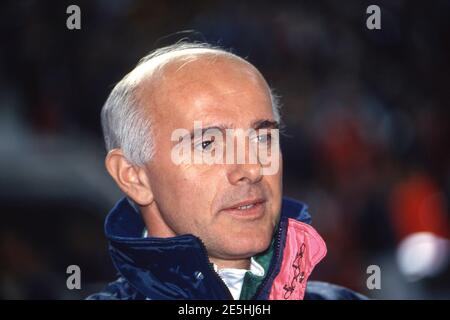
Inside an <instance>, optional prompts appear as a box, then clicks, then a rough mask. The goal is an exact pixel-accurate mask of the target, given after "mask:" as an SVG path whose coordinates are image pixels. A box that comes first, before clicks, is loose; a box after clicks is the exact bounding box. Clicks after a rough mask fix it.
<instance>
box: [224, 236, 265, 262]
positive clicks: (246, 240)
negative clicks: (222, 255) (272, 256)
mask: <svg viewBox="0 0 450 320" xmlns="http://www.w3.org/2000/svg"><path fill="white" fill-rule="evenodd" d="M271 236H272V235H271V234H267V233H266V234H261V233H259V234H256V235H255V234H252V233H250V234H247V235H245V236H242V235H240V236H235V237H230V238H229V239H232V241H227V243H226V244H225V247H226V248H224V251H225V252H226V253H227V255H229V256H232V257H235V258H250V257H252V256H254V255H256V254H258V253H260V252H263V251H264V250H266V249H267V248H268V247H269V245H270V242H271V240H272V237H271Z"/></svg>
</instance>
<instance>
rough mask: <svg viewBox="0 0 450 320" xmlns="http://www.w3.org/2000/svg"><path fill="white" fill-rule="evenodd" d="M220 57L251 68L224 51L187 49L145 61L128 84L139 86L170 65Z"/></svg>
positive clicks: (128, 77) (129, 75) (130, 76)
mask: <svg viewBox="0 0 450 320" xmlns="http://www.w3.org/2000/svg"><path fill="white" fill-rule="evenodd" d="M219 57H223V58H228V59H230V60H235V61H240V62H241V63H245V64H247V65H249V66H251V64H250V63H248V62H247V61H246V60H244V59H242V58H240V57H238V56H236V55H234V54H231V53H229V52H226V51H223V50H219V49H213V48H187V49H182V50H177V51H172V52H167V53H164V54H161V55H158V56H156V57H151V58H149V59H147V60H146V59H144V60H143V61H141V63H139V64H138V66H136V68H134V69H133V70H132V71H131V72H130V73H129V74H128V75H127V77H126V78H127V82H129V83H130V84H134V85H138V84H139V83H140V82H141V81H143V80H144V79H150V78H151V77H152V76H154V75H159V74H160V73H162V72H163V69H165V67H166V66H168V65H172V64H180V63H181V65H183V64H185V63H189V62H191V61H196V60H202V59H209V60H211V59H213V60H214V59H217V58H219ZM252 67H253V66H252ZM253 68H254V67H253Z"/></svg>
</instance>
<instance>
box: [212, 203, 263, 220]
mask: <svg viewBox="0 0 450 320" xmlns="http://www.w3.org/2000/svg"><path fill="white" fill-rule="evenodd" d="M265 204H266V200H265V199H262V198H260V199H249V200H245V201H241V202H239V203H236V204H233V205H232V206H230V207H227V208H225V209H222V210H221V211H222V212H224V213H226V214H230V215H232V216H233V217H237V218H240V219H248V220H254V219H258V218H260V217H262V216H263V215H264V212H265V210H264V209H265Z"/></svg>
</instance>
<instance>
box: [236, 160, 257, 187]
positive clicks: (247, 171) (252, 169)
mask: <svg viewBox="0 0 450 320" xmlns="http://www.w3.org/2000/svg"><path fill="white" fill-rule="evenodd" d="M229 166H230V168H229V171H228V181H229V182H230V183H231V184H233V185H238V184H245V183H247V184H253V183H257V182H259V181H261V179H262V174H261V165H260V164H259V163H256V164H250V163H245V164H233V165H229Z"/></svg>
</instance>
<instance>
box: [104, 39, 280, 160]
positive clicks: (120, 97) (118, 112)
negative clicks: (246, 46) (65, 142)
mask: <svg viewBox="0 0 450 320" xmlns="http://www.w3.org/2000/svg"><path fill="white" fill-rule="evenodd" d="M205 53H209V54H214V55H225V56H229V57H232V58H236V59H239V60H242V61H245V62H246V63H249V62H247V61H246V60H244V59H243V58H241V57H239V56H237V55H235V54H233V53H231V52H229V51H226V50H225V49H223V48H220V47H216V46H212V45H210V44H208V43H198V42H195V43H190V42H185V41H183V42H178V43H176V44H173V45H170V46H167V47H163V48H159V49H156V50H154V51H152V52H150V53H149V54H148V55H147V56H145V57H143V58H142V59H141V60H140V61H139V63H138V64H137V65H136V67H135V68H134V69H133V70H132V71H131V72H130V73H128V74H127V75H126V76H125V77H124V78H123V79H122V80H120V81H119V82H118V83H117V84H116V85H115V86H114V88H113V90H112V91H111V93H110V95H109V97H108V99H107V100H106V102H105V104H104V105H103V108H102V111H101V123H102V128H103V136H104V139H105V145H106V150H107V151H108V152H109V151H110V150H112V149H115V148H121V149H122V152H123V153H124V156H125V158H126V159H127V160H128V161H129V162H130V163H132V164H134V165H138V166H142V165H144V164H145V163H146V162H148V161H150V160H151V159H152V157H153V155H154V152H155V145H154V142H153V140H152V123H151V117H149V116H148V114H147V113H145V112H144V108H141V107H140V106H139V104H140V101H139V99H138V94H137V90H138V87H139V85H140V84H141V82H142V80H143V79H145V78H146V77H148V76H149V75H151V74H153V73H155V72H157V71H159V70H161V69H162V68H163V67H164V66H165V65H166V64H167V63H169V62H171V61H173V60H174V59H177V58H185V57H187V58H189V59H192V58H195V57H197V56H198V55H201V54H205ZM270 95H271V100H272V109H273V114H274V118H275V120H276V121H278V122H279V121H280V112H279V109H280V105H279V99H278V97H277V96H276V95H275V94H274V93H273V92H272V90H270Z"/></svg>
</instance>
